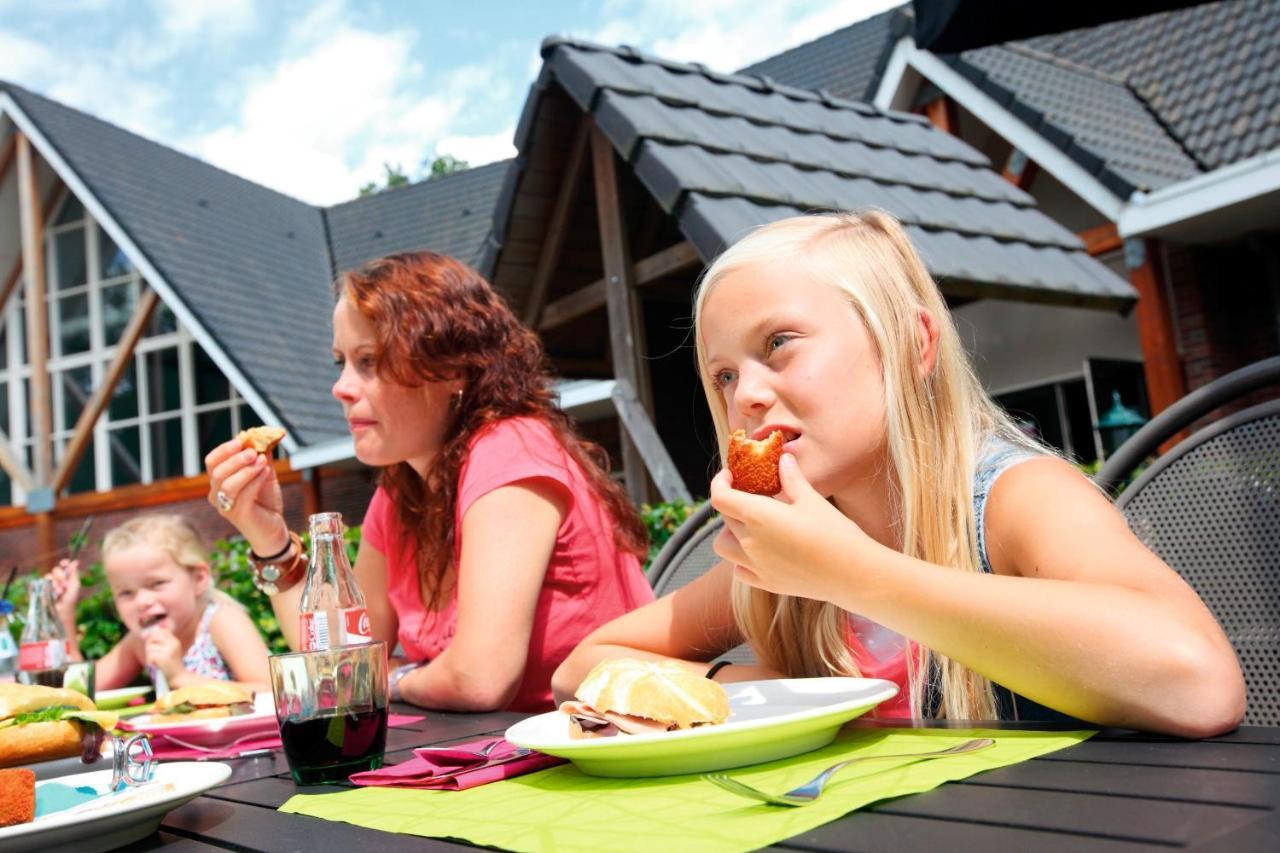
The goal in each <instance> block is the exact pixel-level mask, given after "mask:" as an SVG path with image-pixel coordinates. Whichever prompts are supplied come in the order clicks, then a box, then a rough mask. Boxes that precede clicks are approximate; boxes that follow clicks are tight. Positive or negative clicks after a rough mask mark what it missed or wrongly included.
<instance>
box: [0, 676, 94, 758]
mask: <svg viewBox="0 0 1280 853" xmlns="http://www.w3.org/2000/svg"><path fill="white" fill-rule="evenodd" d="M118 719H119V716H118V715H117V714H115V713H113V712H111V711H99V710H98V709H97V707H96V706H95V705H94V704H93V701H92V700H91V699H89V697H88V696H85V695H84V694H83V693H77V692H76V691H74V690H66V689H63V688H61V687H41V686H39V685H28V684H0V767H13V766H16V765H19V764H30V763H32V762H36V761H50V760H52V759H55V758H67V757H69V756H73V755H79V756H81V757H82V758H83V759H84V761H85V763H86V764H88V763H92V762H94V761H97V760H98V758H99V756H100V754H101V753H100V750H101V747H102V738H103V737H104V733H105V732H108V731H110V730H111V729H113V728H115V726H116V722H117V721H118Z"/></svg>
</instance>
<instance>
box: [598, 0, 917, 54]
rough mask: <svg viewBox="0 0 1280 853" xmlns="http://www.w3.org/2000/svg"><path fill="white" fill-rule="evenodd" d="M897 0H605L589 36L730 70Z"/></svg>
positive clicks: (894, 3)
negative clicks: (601, 22)
mask: <svg viewBox="0 0 1280 853" xmlns="http://www.w3.org/2000/svg"><path fill="white" fill-rule="evenodd" d="M900 3H901V0H839V2H835V3H825V4H820V5H819V4H815V3H812V2H804V0H801V1H800V2H794V0H793V2H790V3H781V2H773V3H760V2H758V0H702V2H697V3H691V2H688V0H610V2H609V3H607V4H606V5H605V7H604V11H603V13H602V16H603V17H604V18H605V19H606V23H605V24H604V25H603V26H601V27H599V28H597V29H596V30H595V31H594V32H592V33H591V34H590V35H589V36H588V38H590V39H591V40H592V41H597V42H600V43H602V44H608V45H614V44H623V43H625V44H631V45H633V46H635V47H638V48H640V49H642V50H644V51H646V52H651V53H653V54H656V55H658V56H661V57H663V58H665V59H673V60H677V61H680V62H701V63H703V64H705V65H707V66H709V67H711V68H714V69H715V70H717V71H734V70H736V69H738V68H741V67H743V66H745V65H750V64H751V63H753V62H757V61H759V60H761V59H764V58H765V57H768V56H772V55H774V54H776V53H781V52H782V51H784V50H786V49H788V48H791V47H795V46H796V45H798V44H802V43H804V42H806V41H811V40H812V39H815V38H818V37H819V36H822V35H825V34H827V33H829V32H831V31H833V30H836V29H839V28H840V27H844V26H848V25H849V24H851V23H853V22H855V21H858V20H862V19H864V18H867V17H870V16H871V15H873V14H875V13H877V12H881V11H884V10H885V9H888V8H891V7H893V6H897V5H900Z"/></svg>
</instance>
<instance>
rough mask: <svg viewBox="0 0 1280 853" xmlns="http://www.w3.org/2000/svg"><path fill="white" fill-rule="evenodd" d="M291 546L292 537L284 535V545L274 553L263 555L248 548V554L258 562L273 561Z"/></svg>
mask: <svg viewBox="0 0 1280 853" xmlns="http://www.w3.org/2000/svg"><path fill="white" fill-rule="evenodd" d="M292 547H293V537H292V536H286V537H285V540H284V547H283V548H281V549H280V550H279V551H277V552H276V553H274V554H272V555H271V556H270V557H263V556H261V555H259V554H256V553H254V551H253V549H252V548H250V549H249V554H250V555H251V556H252V557H253V559H255V560H257V561H258V562H259V563H274V562H275V561H276V560H279V559H280V558H281V557H283V556H284V555H285V554H288V553H289V549H290V548H292Z"/></svg>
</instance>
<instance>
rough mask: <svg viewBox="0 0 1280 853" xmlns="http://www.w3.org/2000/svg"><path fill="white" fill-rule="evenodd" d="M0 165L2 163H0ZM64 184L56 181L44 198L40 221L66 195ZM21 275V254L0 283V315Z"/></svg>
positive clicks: (0, 173)
mask: <svg viewBox="0 0 1280 853" xmlns="http://www.w3.org/2000/svg"><path fill="white" fill-rule="evenodd" d="M0 165H2V164H0ZM3 182H4V169H3V168H0V183H3ZM66 191H67V187H66V184H63V183H58V184H57V185H55V186H54V188H53V189H52V190H50V191H49V195H47V196H46V197H45V200H44V215H43V217H42V218H41V220H40V221H41V222H42V223H45V224H47V223H48V222H49V217H50V216H51V215H52V214H53V209H54V208H55V207H57V206H58V203H59V202H61V201H62V197H63V196H64V195H66ZM21 277H22V255H21V254H19V255H18V257H16V258H14V259H13V265H12V266H11V267H9V274H8V275H6V276H5V277H4V282H3V284H0V315H2V314H4V308H5V306H6V305H8V304H9V297H10V296H12V295H13V291H14V289H15V288H16V287H17V286H18V279H19V278H21Z"/></svg>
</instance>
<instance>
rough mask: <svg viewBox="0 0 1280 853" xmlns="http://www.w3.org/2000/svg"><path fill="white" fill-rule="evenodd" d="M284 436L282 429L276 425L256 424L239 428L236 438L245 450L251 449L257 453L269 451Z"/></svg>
mask: <svg viewBox="0 0 1280 853" xmlns="http://www.w3.org/2000/svg"><path fill="white" fill-rule="evenodd" d="M282 438H284V429H283V428H281V427H278V426H256V427H253V428H252V429H246V430H241V431H240V434H239V435H237V436H236V440H237V441H239V442H240V445H241V446H242V447H244V449H245V450H249V449H253V450H256V451H258V452H259V453H270V452H271V451H272V450H274V449H275V446H276V445H277V444H279V443H280V439H282Z"/></svg>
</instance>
